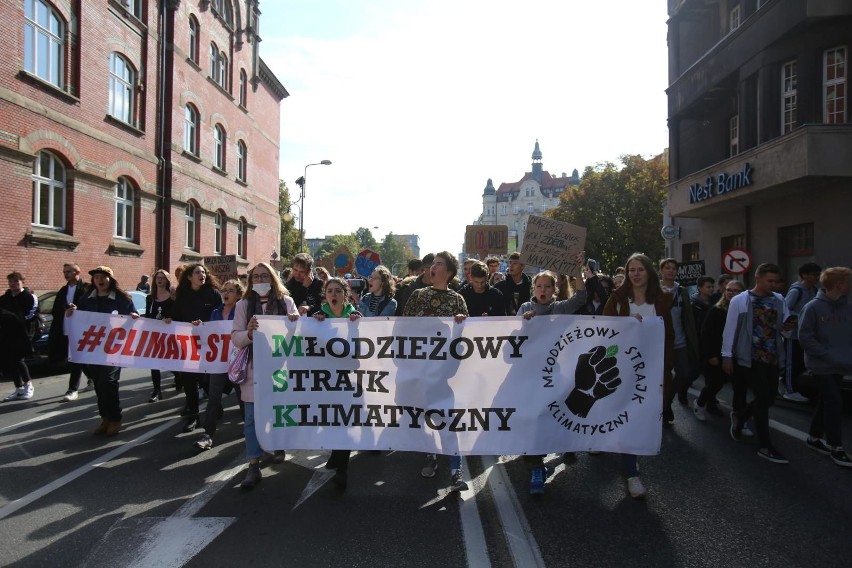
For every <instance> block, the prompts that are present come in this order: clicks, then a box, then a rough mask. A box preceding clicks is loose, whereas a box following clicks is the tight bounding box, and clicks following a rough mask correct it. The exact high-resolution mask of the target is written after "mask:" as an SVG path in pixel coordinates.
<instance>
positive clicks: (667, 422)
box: [663, 403, 674, 428]
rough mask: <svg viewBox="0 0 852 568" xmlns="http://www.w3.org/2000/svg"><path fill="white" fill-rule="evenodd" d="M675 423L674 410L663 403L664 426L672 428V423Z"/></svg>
mask: <svg viewBox="0 0 852 568" xmlns="http://www.w3.org/2000/svg"><path fill="white" fill-rule="evenodd" d="M673 422H674V410H672V407H671V406H670V405H667V404H665V403H663V426H665V427H666V428H671V425H672V423H673Z"/></svg>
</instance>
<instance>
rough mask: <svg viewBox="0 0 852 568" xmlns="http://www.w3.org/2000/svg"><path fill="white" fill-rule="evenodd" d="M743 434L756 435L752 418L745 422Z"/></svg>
mask: <svg viewBox="0 0 852 568" xmlns="http://www.w3.org/2000/svg"><path fill="white" fill-rule="evenodd" d="M742 434H743V436H754V422H752V421H751V418H749V419H748V420H746V421H745V424H743V430H742Z"/></svg>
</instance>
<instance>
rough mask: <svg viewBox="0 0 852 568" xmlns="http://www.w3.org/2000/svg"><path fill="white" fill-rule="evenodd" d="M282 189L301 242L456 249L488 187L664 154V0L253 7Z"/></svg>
mask: <svg viewBox="0 0 852 568" xmlns="http://www.w3.org/2000/svg"><path fill="white" fill-rule="evenodd" d="M260 9H261V12H262V15H261V23H260V31H261V37H262V40H263V41H262V43H261V44H260V55H261V58H262V59H263V60H264V61H265V62H266V63H267V65H268V66H269V67H270V69H272V71H273V72H274V73H275V75H276V76H277V77H278V79H279V80H280V81H281V83H282V84H283V85H284V86H285V88H286V89H287V91H288V92H289V93H290V96H289V97H288V98H286V99H284V100H283V101H282V102H281V167H280V178H281V179H283V180H284V181H286V182H287V186H288V187H289V188H290V189H291V194H292V195H293V196H294V197H296V198H297V197H298V192H299V188H298V186H297V185H296V184H295V180H296V179H297V178H298V177H300V176H302V175H304V174H305V171H306V170H305V166H306V165H308V164H312V163H316V162H320V161H321V160H330V161H331V162H332V164H331V165H328V166H324V165H315V166H310V167H309V168H307V184H306V187H305V203H304V227H305V233H306V237H307V238H315V237H324V236H326V235H332V234H341V233H342V234H348V233H352V232H354V231H355V230H357V229H358V228H359V227H367V228H369V229H370V230H371V231H372V233H373V235H374V236H375V237H376V238H377V240H381V239H382V238H383V237H384V236H385V235H386V234H387V233H389V232H393V233H394V234H412V233H413V234H417V235H419V236H420V247H421V249H420V250H421V255H422V254H425V253H427V252H438V251H441V250H449V251H450V252H452V253H454V254H457V253H458V252H460V251H461V249H462V243H463V241H464V232H465V227H466V226H467V225H469V224H473V223H474V222H475V221H476V219H477V217H478V216H479V214H480V213H481V211H482V191H483V189H484V188H485V185H486V183H487V181H488V179H489V178H491V179H492V180H493V183H494V187H495V188H497V187H499V186H500V184H501V183H503V182H515V181H518V180H519V179H521V177H523V175H524V173H525V172H527V171H530V170H531V163H532V159H531V154H532V151H533V148H534V146H535V142H536V140H538V141H539V144H540V147H541V151H542V155H543V159H542V164H543V166H544V169H545V170H547V171H549V172H550V173H551V174H553V175H557V176H558V175H561V174H562V172H566V173H567V174H568V175H570V174H571V172H572V170H574V169H577V170H578V171H579V172H580V173H581V174H582V172H583V170H584V169H585V168H586V167H587V166H594V165H596V164H598V163H603V162H607V161H611V162H618V159H619V156H621V155H624V154H641V155H643V156H645V157H650V156H654V155H657V154H659V153H661V152H662V151H663V150H664V149H665V148H666V146H667V145H668V129H667V125H666V116H667V112H666V105H667V101H666V95H665V92H664V91H665V88H666V87H667V76H668V71H667V68H668V63H667V47H666V31H667V28H666V18H667V15H666V2H665V1H664V0H640V1H637V0H607V1H594V2H588V1H581V0H530V1H527V2H522V1H521V0H428V1H427V0H261V2H260ZM293 213H294V215H298V209H297V208H294V209H293Z"/></svg>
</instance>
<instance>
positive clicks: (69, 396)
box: [62, 391, 80, 402]
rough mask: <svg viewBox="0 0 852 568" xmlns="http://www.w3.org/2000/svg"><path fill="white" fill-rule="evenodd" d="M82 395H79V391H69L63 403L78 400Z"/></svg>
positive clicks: (63, 398)
mask: <svg viewBox="0 0 852 568" xmlns="http://www.w3.org/2000/svg"><path fill="white" fill-rule="evenodd" d="M79 396H80V395H78V394H77V391H68V392H66V393H65V396H63V397H62V402H71V401H72V400H77V398H78V397H79Z"/></svg>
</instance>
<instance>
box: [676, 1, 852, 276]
mask: <svg viewBox="0 0 852 568" xmlns="http://www.w3.org/2000/svg"><path fill="white" fill-rule="evenodd" d="M668 12H669V23H668V25H669V33H668V41H669V88H668V90H667V93H668V100H669V139H670V144H669V147H670V153H669V172H670V178H671V184H670V186H669V187H668V206H667V209H668V215H669V216H670V219H668V220H667V224H670V225H672V226H673V227H675V228H677V229H679V231H673V232H672V235H673V236H674V235H679V236H677V237H676V238H674V239H673V240H672V241H671V242H670V245H669V247H670V248H669V251H670V253H671V254H672V255H673V256H675V257H677V258H680V259H683V260H699V259H700V260H704V261H705V263H706V267H707V271H708V272H709V273H711V274H719V272H721V270H722V266H721V263H722V258H723V253H724V252H725V251H728V250H730V249H734V248H743V249H746V251H747V252H749V253H750V254H751V257H752V258H753V262H752V272H753V268H754V267H755V266H756V265H757V264H759V263H762V262H774V263H777V264H778V265H779V266H781V268H782V270H783V271H784V272H785V275H786V278H787V280H788V281H790V282H792V281H794V280H796V279H798V274H797V267H798V266H800V265H801V264H803V263H805V262H808V261H816V262H817V263H819V264H821V265H822V266H832V265H839V264H842V265H847V266H848V265H852V254H851V253H850V248H849V246H848V243H849V242H850V241H851V240H852V225H850V223H849V208H850V204H852V161H850V159H849V156H850V155H852V124H850V115H849V99H848V94H847V93H848V88H849V78H848V66H849V47H850V45H852V2H849V1H848V0H668ZM734 268H735V269H737V270H738V269H739V268H740V267H734ZM747 277H748V275H746V278H747Z"/></svg>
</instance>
